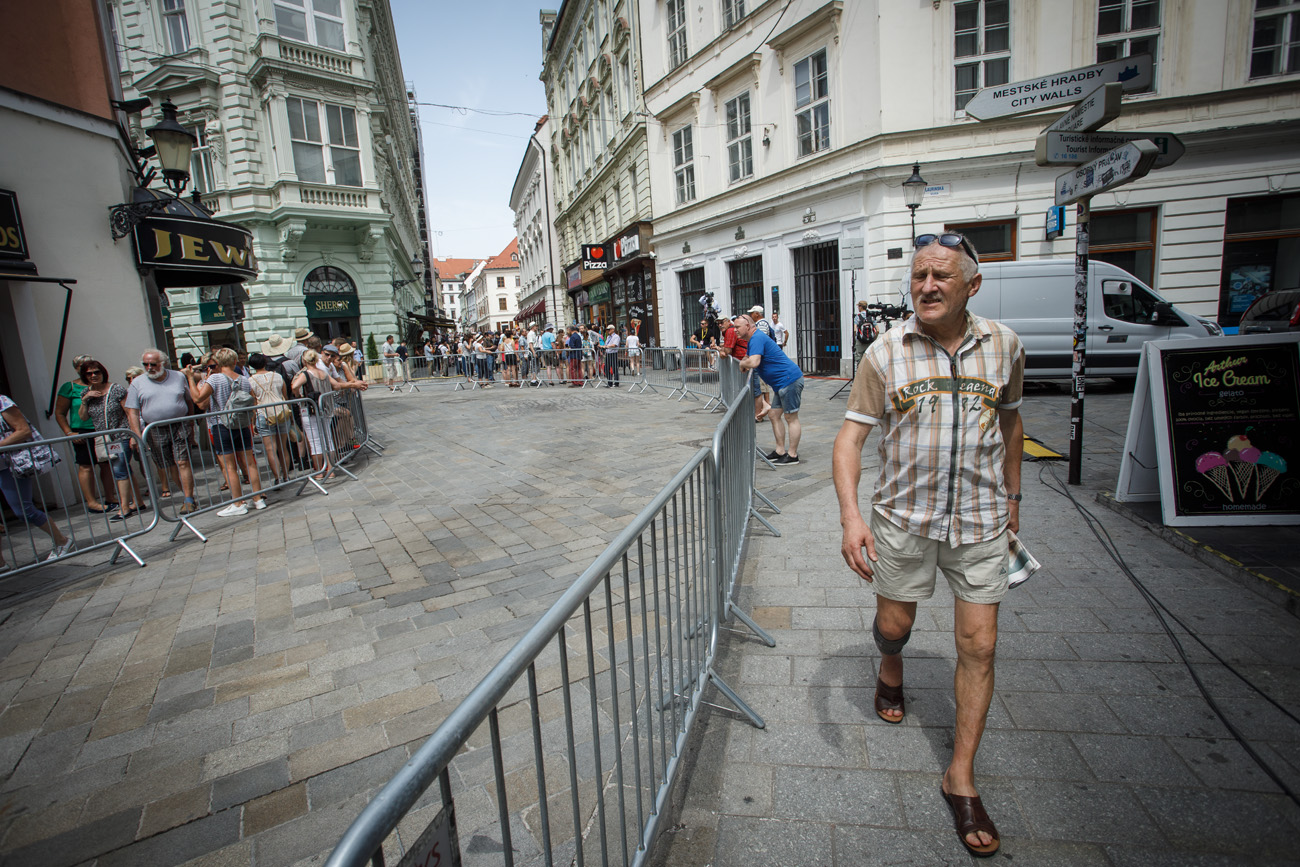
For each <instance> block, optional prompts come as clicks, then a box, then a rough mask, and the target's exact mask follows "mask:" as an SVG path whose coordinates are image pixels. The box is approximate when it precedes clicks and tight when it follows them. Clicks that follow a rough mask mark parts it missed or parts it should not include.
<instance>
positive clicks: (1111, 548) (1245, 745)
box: [1038, 463, 1300, 807]
mask: <svg viewBox="0 0 1300 867" xmlns="http://www.w3.org/2000/svg"><path fill="white" fill-rule="evenodd" d="M1044 473H1047V474H1050V475H1051V477H1052V481H1051V482H1048V481H1047V480H1046V479H1045V478H1044ZM1038 480H1039V481H1040V482H1042V483H1043V485H1044V486H1046V487H1047V488H1048V489H1049V490H1052V491H1055V492H1056V493H1058V494H1061V495H1062V496H1064V497H1065V498H1067V499H1068V500H1069V501H1070V502H1071V503H1072V504H1073V505H1074V508H1075V509H1076V510H1077V511H1078V512H1079V514H1080V515H1081V516H1082V517H1083V520H1084V523H1085V524H1086V525H1087V526H1088V529H1089V530H1091V531H1092V534H1093V536H1095V537H1096V539H1097V541H1098V543H1100V545H1101V547H1102V549H1103V550H1105V552H1106V553H1107V554H1109V555H1110V558H1111V559H1112V560H1114V561H1115V564H1116V565H1117V566H1119V568H1120V571H1122V572H1123V573H1124V575H1125V577H1127V578H1128V580H1129V581H1130V582H1132V584H1133V586H1134V587H1135V588H1137V591H1138V594H1139V595H1140V596H1141V597H1142V599H1143V600H1144V601H1145V602H1146V603H1147V605H1148V606H1149V607H1150V608H1151V612H1152V613H1153V614H1155V616H1156V620H1158V621H1159V622H1160V626H1161V627H1162V628H1163V629H1164V631H1165V634H1166V635H1167V636H1168V637H1169V640H1170V641H1171V642H1172V643H1173V645H1174V649H1175V650H1177V651H1178V656H1179V658H1180V659H1181V660H1182V662H1183V666H1184V667H1185V668H1186V669H1187V672H1188V674H1190V675H1191V676H1192V681H1193V682H1194V683H1195V684H1196V688H1197V689H1198V690H1200V692H1201V697H1202V698H1204V699H1205V703H1206V704H1208V705H1209V706H1210V710H1212V711H1214V714H1215V716H1217V717H1218V718H1219V721H1220V722H1222V723H1223V725H1224V727H1225V728H1227V729H1228V731H1229V732H1230V733H1231V734H1232V736H1233V738H1235V739H1236V741H1237V743H1238V744H1240V745H1241V748H1242V749H1243V750H1245V751H1246V754H1247V755H1249V756H1250V757H1251V758H1252V759H1253V760H1254V761H1255V764H1256V765H1258V766H1259V768H1260V770H1262V771H1263V772H1264V774H1265V775H1266V776H1267V777H1268V778H1269V779H1270V780H1272V781H1273V783H1274V784H1275V785H1276V786H1277V787H1278V788H1279V789H1281V790H1282V792H1283V794H1285V795H1286V796H1287V797H1288V798H1290V799H1291V801H1292V803H1294V804H1295V805H1296V806H1297V807H1300V793H1297V792H1295V791H1294V790H1293V789H1292V788H1291V787H1290V786H1288V785H1287V784H1286V782H1285V781H1284V780H1283V779H1282V778H1281V777H1280V776H1279V775H1278V774H1277V772H1275V771H1274V770H1273V768H1272V767H1271V766H1270V765H1269V764H1268V762H1266V761H1265V760H1264V757H1263V756H1261V755H1260V754H1259V753H1258V752H1257V751H1256V750H1255V748H1254V747H1252V746H1251V745H1250V743H1249V742H1248V741H1247V740H1246V737H1245V735H1243V734H1242V733H1241V731H1240V730H1238V728H1237V727H1236V726H1234V725H1233V724H1232V722H1231V721H1230V720H1229V719H1228V715H1227V714H1225V713H1224V712H1223V710H1222V709H1221V708H1220V707H1219V704H1218V702H1216V701H1215V700H1214V698H1213V696H1211V695H1210V692H1209V690H1208V689H1206V687H1205V684H1204V683H1203V682H1202V681H1201V678H1200V675H1198V674H1197V673H1196V668H1195V667H1194V666H1193V665H1192V662H1191V660H1190V659H1188V658H1187V652H1186V651H1185V650H1184V648H1183V644H1182V642H1181V641H1180V640H1179V638H1178V636H1177V635H1176V634H1175V633H1174V631H1173V629H1171V628H1170V626H1169V622H1168V621H1167V620H1166V619H1165V615H1166V614H1167V615H1168V616H1169V619H1170V620H1173V621H1174V622H1175V623H1177V624H1178V626H1179V627H1181V628H1182V629H1183V631H1184V632H1186V633H1187V634H1188V635H1189V636H1191V637H1192V638H1194V639H1196V641H1197V643H1198V644H1200V645H1201V647H1203V648H1205V650H1206V651H1208V652H1209V654H1210V655H1211V656H1212V657H1214V659H1215V660H1217V661H1218V662H1219V664H1220V665H1222V666H1223V667H1224V668H1226V669H1227V670H1228V671H1229V672H1231V673H1232V674H1234V675H1236V677H1237V678H1238V679H1239V680H1241V682H1242V683H1244V684H1246V686H1248V687H1250V689H1251V690H1252V691H1254V692H1255V693H1256V694H1258V695H1259V696H1260V697H1262V698H1263V699H1265V700H1266V701H1267V702H1268V703H1269V704H1271V705H1273V706H1274V707H1275V708H1277V709H1278V710H1280V711H1281V712H1282V713H1283V714H1285V715H1286V716H1287V717H1288V718H1289V719H1291V720H1292V721H1293V722H1295V723H1297V724H1300V718H1298V717H1297V716H1296V715H1295V714H1293V713H1292V712H1291V711H1289V710H1287V709H1286V708H1285V707H1283V706H1282V705H1280V704H1279V703H1278V702H1277V701H1275V700H1274V699H1273V697H1272V696H1270V695H1269V694H1268V693H1266V692H1265V691H1264V690H1263V689H1261V688H1260V687H1258V686H1256V685H1255V684H1254V683H1253V682H1252V681H1251V680H1250V679H1249V678H1248V677H1246V676H1245V675H1244V674H1242V673H1241V672H1240V671H1238V670H1237V669H1236V668H1235V667H1233V665H1232V664H1231V663H1229V662H1228V661H1227V660H1225V659H1224V658H1223V657H1222V656H1220V655H1219V654H1218V653H1216V652H1215V650H1214V649H1213V648H1212V647H1210V646H1209V645H1208V644H1206V643H1205V641H1204V640H1203V639H1202V638H1201V637H1200V636H1199V635H1197V634H1196V633H1195V632H1193V631H1192V630H1191V629H1190V628H1189V627H1188V626H1187V624H1185V623H1183V621H1182V620H1180V619H1179V618H1178V615H1176V614H1174V613H1173V612H1172V611H1170V610H1169V609H1168V608H1166V607H1165V605H1164V603H1163V602H1161V601H1160V600H1159V599H1158V598H1156V596H1155V595H1154V594H1153V593H1152V592H1151V591H1150V590H1149V589H1147V587H1146V585H1145V584H1143V583H1142V581H1141V579H1139V578H1138V577H1137V576H1136V575H1135V574H1133V570H1132V569H1130V568H1129V566H1128V563H1126V562H1125V561H1124V557H1123V555H1121V554H1120V552H1119V547H1118V546H1117V545H1116V544H1115V540H1114V539H1112V538H1111V536H1110V533H1109V531H1107V530H1106V527H1105V525H1103V524H1102V523H1101V521H1100V520H1098V518H1097V516H1096V515H1094V514H1092V512H1090V511H1088V509H1087V507H1086V506H1084V505H1083V504H1082V503H1080V502H1079V501H1078V500H1077V499H1076V498H1075V496H1074V493H1073V492H1072V491H1071V490H1070V489H1069V487H1068V486H1067V485H1066V484H1065V483H1064V482H1062V481H1061V478H1060V476H1058V475H1057V474H1056V468H1055V467H1054V466H1053V465H1052V464H1051V463H1044V464H1043V466H1042V467H1040V468H1039V470H1038Z"/></svg>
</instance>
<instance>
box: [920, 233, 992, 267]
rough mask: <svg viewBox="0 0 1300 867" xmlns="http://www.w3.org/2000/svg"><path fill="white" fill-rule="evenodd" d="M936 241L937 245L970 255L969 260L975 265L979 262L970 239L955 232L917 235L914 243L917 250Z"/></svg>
mask: <svg viewBox="0 0 1300 867" xmlns="http://www.w3.org/2000/svg"><path fill="white" fill-rule="evenodd" d="M936 241H938V242H939V246H941V247H952V248H954V249H957V250H961V251H962V252H963V253H965V254H966V255H967V256H970V257H971V261H973V262H974V263H975V264H976V265H978V264H979V263H980V257H979V256H976V255H975V248H974V247H972V246H971V245H970V241H967V240H966V236H965V235H959V234H957V233H956V232H944V233H943V234H942V235H933V234H928V235H917V236H916V241H915V242H914V243H915V245H916V249H918V250H919V249H921V248H922V247H928V246H930V245H931V244H933V243H935V242H936Z"/></svg>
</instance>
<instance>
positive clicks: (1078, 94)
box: [966, 54, 1152, 120]
mask: <svg viewBox="0 0 1300 867" xmlns="http://www.w3.org/2000/svg"><path fill="white" fill-rule="evenodd" d="M1151 73H1152V63H1151V55H1150V54H1137V55H1134V56H1133V57H1121V58H1120V59H1119V60H1108V61H1106V62H1105V63H1094V64H1092V65H1091V66H1081V67H1079V68H1078V69H1071V70H1069V71H1068V72H1057V73H1054V74H1052V75H1044V76H1043V77H1042V78H1030V79H1026V80H1025V81H1016V82H1013V83H1011V84H999V85H997V86H996V87H986V88H984V89H983V90H981V91H980V92H979V93H977V94H975V95H974V96H973V97H971V100H970V102H968V103H966V113H967V114H968V115H970V116H971V117H973V118H975V119H976V120H993V119H994V118H999V117H1013V116H1015V115H1017V114H1029V113H1030V112H1034V111H1042V110H1043V109H1047V108H1062V107H1064V106H1067V105H1073V104H1074V103H1076V102H1078V101H1079V100H1081V99H1082V98H1083V97H1084V96H1085V95H1087V94H1088V92H1089V91H1091V90H1093V89H1094V88H1096V87H1097V85H1099V84H1105V83H1106V82H1108V81H1117V82H1119V83H1120V85H1121V87H1123V89H1124V92H1125V93H1131V92H1133V91H1135V90H1143V89H1145V88H1147V87H1150V86H1151Z"/></svg>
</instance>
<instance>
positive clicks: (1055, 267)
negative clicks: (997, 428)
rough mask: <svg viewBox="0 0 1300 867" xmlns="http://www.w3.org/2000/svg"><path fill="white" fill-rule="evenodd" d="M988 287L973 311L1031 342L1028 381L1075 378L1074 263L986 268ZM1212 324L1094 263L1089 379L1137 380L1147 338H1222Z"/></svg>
mask: <svg viewBox="0 0 1300 867" xmlns="http://www.w3.org/2000/svg"><path fill="white" fill-rule="evenodd" d="M980 273H981V274H983V275H984V282H983V283H982V284H981V286H980V289H979V292H978V293H976V295H975V297H974V298H972V299H970V303H969V305H968V309H969V310H970V311H971V312H972V313H975V314H977V315H979V316H984V317H987V318H989V319H996V320H998V321H999V322H1001V323H1003V324H1004V325H1006V326H1008V327H1010V328H1011V329H1012V330H1013V331H1015V332H1016V334H1018V335H1019V336H1020V340H1021V341H1022V342H1023V343H1024V345H1025V378H1026V379H1057V378H1061V377H1065V378H1069V376H1070V374H1071V371H1072V368H1073V354H1074V341H1073V338H1072V336H1071V335H1072V333H1073V330H1074V260H1073V259H1037V260H1030V261H1024V262H989V263H987V264H981V265H980ZM1222 333H1223V331H1222V329H1220V328H1219V326H1218V325H1217V324H1216V323H1214V322H1211V321H1210V320H1208V319H1203V318H1201V317H1200V316H1195V315H1193V314H1191V313H1188V312H1186V311H1184V310H1179V309H1178V308H1177V307H1174V306H1173V305H1172V304H1170V303H1169V302H1168V301H1166V300H1164V299H1163V298H1161V297H1160V296H1159V295H1158V294H1156V293H1155V292H1154V291H1153V290H1151V289H1150V288H1148V287H1147V286H1145V285H1143V284H1142V282H1141V281H1140V280H1138V279H1137V278H1136V277H1134V276H1133V275H1132V274H1130V273H1128V272H1127V271H1125V270H1123V269H1122V268H1118V267H1116V266H1114V265H1111V264H1110V263H1108V262H1098V261H1095V260H1093V261H1090V262H1089V263H1088V345H1087V349H1088V367H1087V373H1088V376H1090V377H1091V376H1111V377H1115V378H1117V379H1131V378H1133V377H1135V376H1137V368H1138V357H1139V355H1140V354H1141V352H1142V344H1144V343H1146V342H1147V341H1148V340H1160V339H1163V338H1170V337H1175V338H1176V337H1187V338H1198V337H1218V336H1219V335H1221V334H1222Z"/></svg>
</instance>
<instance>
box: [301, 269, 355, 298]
mask: <svg viewBox="0 0 1300 867" xmlns="http://www.w3.org/2000/svg"><path fill="white" fill-rule="evenodd" d="M302 294H304V295H355V294H357V287H356V284H355V283H353V282H352V278H351V277H349V276H348V275H347V274H346V273H345V272H344V271H343V270H342V269H341V268H335V267H333V266H332V265H322V266H320V267H319V268H314V269H312V272H311V273H310V274H308V275H307V279H306V280H304V281H302Z"/></svg>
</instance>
